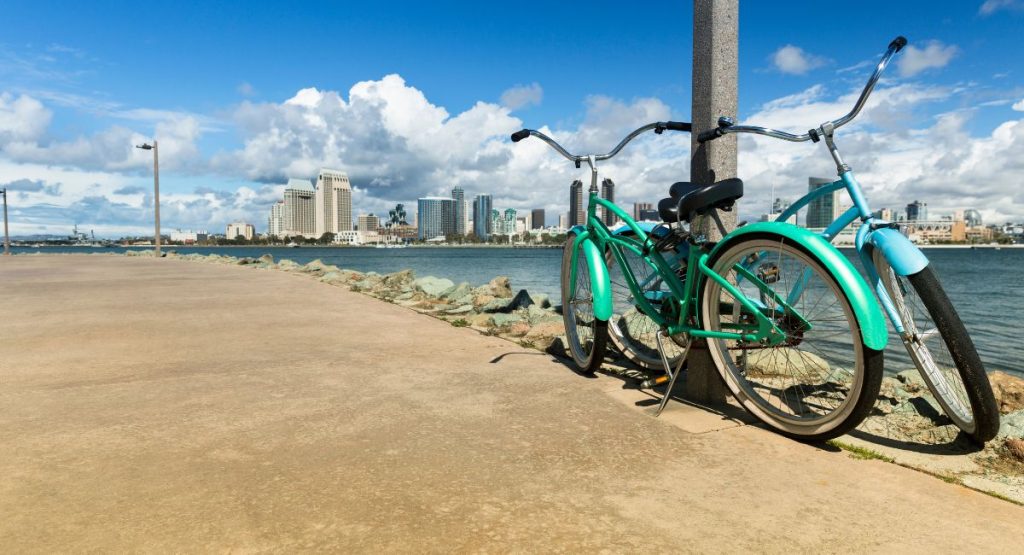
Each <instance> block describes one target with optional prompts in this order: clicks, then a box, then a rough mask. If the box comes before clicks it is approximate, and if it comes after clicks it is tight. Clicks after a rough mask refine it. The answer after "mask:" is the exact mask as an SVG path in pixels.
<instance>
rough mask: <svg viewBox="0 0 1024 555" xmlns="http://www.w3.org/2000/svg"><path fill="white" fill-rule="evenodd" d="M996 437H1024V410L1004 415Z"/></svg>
mask: <svg viewBox="0 0 1024 555" xmlns="http://www.w3.org/2000/svg"><path fill="white" fill-rule="evenodd" d="M996 437H1000V438H1016V439H1024V410H1019V411H1017V412H1011V413H1010V414H1004V415H1002V416H1001V417H1000V418H999V435H997V436H996Z"/></svg>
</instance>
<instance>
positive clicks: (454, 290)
mask: <svg viewBox="0 0 1024 555" xmlns="http://www.w3.org/2000/svg"><path fill="white" fill-rule="evenodd" d="M472 291H473V288H472V287H470V286H469V284H468V283H466V282H462V283H460V284H458V285H454V286H452V287H449V288H448V289H445V290H444V292H443V293H441V295H440V296H441V297H443V298H445V299H452V300H455V299H462V298H463V297H466V296H468V295H470V294H471V293H472Z"/></svg>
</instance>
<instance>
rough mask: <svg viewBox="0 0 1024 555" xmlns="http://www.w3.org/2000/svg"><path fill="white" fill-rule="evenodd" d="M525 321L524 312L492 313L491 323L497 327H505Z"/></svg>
mask: <svg viewBox="0 0 1024 555" xmlns="http://www.w3.org/2000/svg"><path fill="white" fill-rule="evenodd" d="M522 321H523V315H522V314H492V315H491V323H492V324H494V326H495V327H498V328H504V327H506V326H511V325H512V324H516V323H519V322H522Z"/></svg>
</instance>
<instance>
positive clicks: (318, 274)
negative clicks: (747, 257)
mask: <svg viewBox="0 0 1024 555" xmlns="http://www.w3.org/2000/svg"><path fill="white" fill-rule="evenodd" d="M125 255H126V256H152V251H129V252H127V253H125ZM167 256H168V257H171V258H178V259H185V260H191V261H197V262H205V263H215V264H226V265H238V266H247V267H251V268H254V269H264V270H278V271H285V272H290V273H295V274H303V275H307V276H309V277H311V278H314V279H317V280H319V281H321V282H323V283H327V284H330V285H334V286H339V287H345V288H347V289H349V290H350V291H356V292H359V293H362V294H365V295H369V296H371V297H374V298H377V299H380V300H383V301H386V302H390V303H394V304H397V305H401V306H405V307H407V308H410V309H412V310H414V311H416V312H419V313H423V314H428V315H430V316H433V317H435V318H438V319H441V320H445V321H447V322H449V323H450V324H452V325H453V326H456V327H469V328H472V329H474V330H476V331H478V332H480V333H484V334H487V335H496V336H499V337H502V338H505V339H508V340H510V341H513V342H516V343H518V344H520V345H522V346H524V347H529V348H534V349H538V350H542V351H546V352H548V353H550V354H552V355H555V356H559V357H562V358H565V357H566V354H565V351H564V339H563V334H564V328H563V323H562V316H561V314H560V312H559V311H558V310H557V307H554V306H552V303H551V301H550V299H548V298H547V296H545V295H531V294H530V293H529V292H527V291H526V290H525V289H521V290H518V291H515V290H514V289H513V288H512V284H511V283H510V282H509V279H508V278H507V277H496V278H494V279H492V280H491V281H490V282H488V283H487V284H484V285H481V286H477V287H473V286H471V285H470V284H469V283H466V282H462V283H455V282H453V281H451V280H449V279H445V278H437V277H433V276H424V277H417V276H415V275H414V273H413V272H412V270H404V271H400V272H395V273H391V274H377V273H375V272H359V271H356V270H350V269H344V268H339V267H337V266H333V265H329V264H324V263H323V262H321V261H320V260H314V261H312V262H310V263H308V264H305V265H299V264H297V263H295V262H292V261H291V260H280V261H275V260H274V258H273V257H272V256H271V255H269V254H267V255H263V256H261V257H259V258H238V257H233V256H221V255H217V254H210V255H202V254H186V255H179V254H176V253H174V252H173V251H171V252H169V253H167ZM609 362H611V363H612V365H613V366H614V365H615V364H616V362H617V363H618V364H621V365H627V366H628V363H626V362H625V361H609ZM620 368H622V367H621V366H620ZM623 373H624V374H625V375H628V374H632V375H634V376H635V375H636V374H637V370H636V369H635V368H634V369H632V370H631V371H630V370H628V369H627V370H626V371H625V372H623ZM641 373H642V371H641ZM625 379H630V378H628V377H627V378H625ZM990 379H991V381H992V386H993V390H994V392H995V394H996V398H997V402H998V403H999V408H1000V413H1002V425H1001V427H1000V432H999V436H998V437H997V439H995V440H993V441H991V442H989V444H988V445H986V447H985V449H983V450H980V451H979V450H978V449H977V448H976V447H974V446H972V445H971V444H970V442H969V441H968V440H966V439H965V438H963V437H962V436H959V435H958V432H959V430H957V429H956V427H955V426H953V425H952V423H951V422H950V421H949V419H948V418H947V417H946V416H945V415H944V414H943V413H942V411H941V409H940V408H939V405H938V403H936V402H935V400H934V398H933V397H932V395H931V393H930V392H929V391H928V388H927V387H926V386H925V384H924V382H923V381H922V380H921V377H920V375H919V374H918V372H917V371H916V370H910V371H904V372H900V373H898V374H896V375H895V376H887V377H886V378H885V379H884V381H883V384H882V391H881V394H880V396H879V400H878V402H877V403H876V405H875V410H874V411H873V412H872V414H871V415H870V416H869V417H868V418H867V419H866V420H865V421H864V423H863V424H862V425H861V426H860V427H859V428H858V432H860V435H864V436H869V437H871V436H873V437H876V438H879V440H880V441H881V442H882V443H883V444H884V442H892V443H895V444H898V445H911V446H913V445H917V446H942V447H943V448H946V447H948V449H949V452H947V453H946V454H952V453H955V452H962V453H963V454H965V455H968V456H969V457H970V458H971V459H972V461H973V462H974V463H975V468H973V469H972V470H971V471H970V472H969V473H967V474H971V475H976V474H980V475H984V476H986V477H987V479H989V480H991V479H995V480H996V481H997V482H1006V483H1008V485H1009V486H1010V487H1011V489H1012V490H1013V491H1018V490H1019V492H1020V496H1019V497H1018V496H1015V495H1011V496H1010V497H1011V498H1015V499H1016V500H1017V501H1018V502H1024V380H1022V379H1020V378H1017V377H1015V376H1012V375H1009V374H1006V373H1003V372H993V373H991V374H990ZM852 435H853V436H854V437H857V436H858V434H856V433H855V434H852ZM868 443H870V444H872V445H874V442H871V441H870V440H869V441H868ZM883 458H886V457H883ZM926 470H927V469H926ZM955 478H957V479H959V480H960V481H963V482H965V483H966V480H964V478H965V476H963V475H959V474H958V475H957V476H956V477H955Z"/></svg>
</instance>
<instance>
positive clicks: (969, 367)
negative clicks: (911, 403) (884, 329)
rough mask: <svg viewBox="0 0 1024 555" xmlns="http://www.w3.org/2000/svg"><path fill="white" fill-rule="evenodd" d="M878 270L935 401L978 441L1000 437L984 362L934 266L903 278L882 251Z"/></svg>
mask: <svg viewBox="0 0 1024 555" xmlns="http://www.w3.org/2000/svg"><path fill="white" fill-rule="evenodd" d="M872 258H873V259H874V264H875V270H876V271H877V272H878V276H879V277H880V278H881V280H882V284H883V285H884V286H885V290H886V292H887V293H888V294H889V298H890V299H892V302H893V306H894V307H895V308H896V312H897V313H898V314H899V315H900V319H901V320H903V328H904V331H905V333H906V338H905V339H904V341H903V344H904V346H906V348H907V353H908V354H910V359H911V360H912V361H913V363H914V365H915V366H916V367H917V369H918V370H919V371H920V372H921V377H922V378H924V382H925V383H926V384H928V389H930V390H931V392H932V395H934V396H935V400H936V401H938V402H939V405H941V406H942V410H943V411H945V413H946V415H947V416H949V418H950V420H952V421H953V423H954V424H956V425H957V427H959V428H960V429H961V430H963V431H964V433H966V434H967V435H969V436H971V437H972V438H973V439H974V440H975V441H978V442H981V443H985V442H986V441H988V440H990V439H992V438H994V437H996V434H997V433H999V408H998V406H997V405H996V399H995V396H994V395H993V394H992V385H991V384H990V383H989V381H988V375H987V374H986V373H985V367H984V365H982V363H981V357H979V356H978V351H977V350H975V348H974V342H973V341H971V337H970V336H969V335H968V334H967V329H966V328H965V327H964V324H963V322H962V321H961V320H960V317H959V316H958V315H957V313H956V310H955V309H954V308H953V305H952V304H950V302H949V298H948V297H947V296H946V292H945V290H943V288H942V284H940V283H939V280H938V278H937V277H936V276H935V272H934V271H933V270H932V268H931V266H926V267H925V269H923V270H921V271H920V272H918V273H916V274H914V275H912V276H898V275H896V272H894V271H893V269H892V266H890V265H889V261H888V260H886V259H885V255H884V254H882V251H881V250H879V249H875V250H874V253H872Z"/></svg>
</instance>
